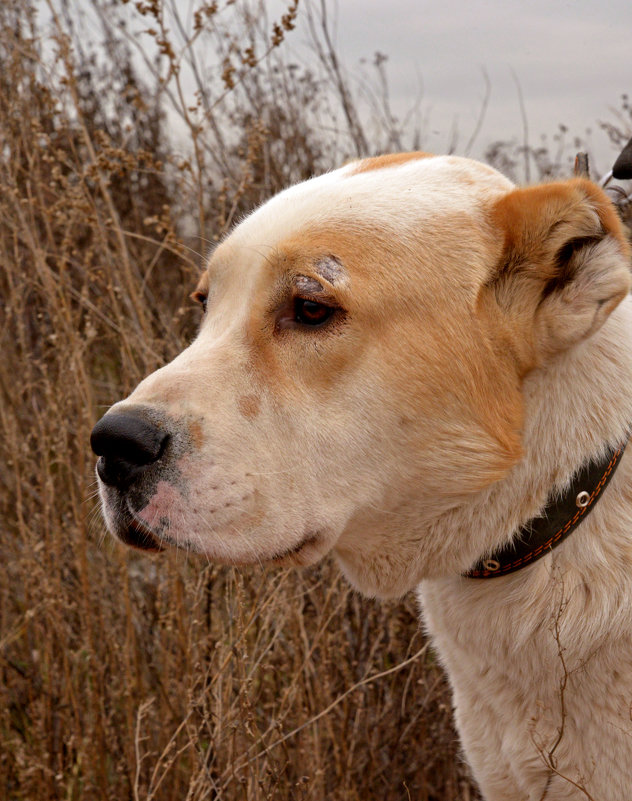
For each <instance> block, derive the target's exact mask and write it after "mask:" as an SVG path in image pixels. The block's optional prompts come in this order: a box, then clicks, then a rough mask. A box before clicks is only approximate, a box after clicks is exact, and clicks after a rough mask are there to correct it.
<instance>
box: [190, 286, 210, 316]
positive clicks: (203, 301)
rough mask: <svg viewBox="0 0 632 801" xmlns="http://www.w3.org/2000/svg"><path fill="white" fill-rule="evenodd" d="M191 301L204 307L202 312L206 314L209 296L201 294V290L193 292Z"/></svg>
mask: <svg viewBox="0 0 632 801" xmlns="http://www.w3.org/2000/svg"><path fill="white" fill-rule="evenodd" d="M191 300H194V301H195V302H196V303H199V304H200V306H201V307H202V312H203V313H204V314H206V306H207V303H208V295H205V294H204V292H200V291H199V290H198V291H196V292H193V293H192V294H191Z"/></svg>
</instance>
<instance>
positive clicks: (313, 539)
mask: <svg viewBox="0 0 632 801" xmlns="http://www.w3.org/2000/svg"><path fill="white" fill-rule="evenodd" d="M320 539H321V538H320V535H319V534H308V535H307V536H306V537H304V538H303V539H302V540H301V541H300V542H299V543H298V544H297V545H294V546H293V547H292V548H288V549H287V550H284V551H280V552H279V553H276V554H275V555H274V556H272V557H270V559H269V561H270V562H273V563H274V564H283V563H286V562H287V563H288V564H289V563H292V562H293V561H294V560H295V558H296V557H299V556H300V555H301V554H302V553H303V552H304V551H306V550H307V549H308V548H309V547H310V546H315V545H317V544H318V542H319V541H320Z"/></svg>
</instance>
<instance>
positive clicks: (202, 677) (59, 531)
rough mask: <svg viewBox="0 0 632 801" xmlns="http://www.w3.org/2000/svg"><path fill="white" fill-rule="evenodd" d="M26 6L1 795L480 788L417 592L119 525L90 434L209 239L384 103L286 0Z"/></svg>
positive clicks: (387, 792)
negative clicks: (349, 79) (137, 538)
mask: <svg viewBox="0 0 632 801" xmlns="http://www.w3.org/2000/svg"><path fill="white" fill-rule="evenodd" d="M88 6H89V7H90V8H91V9H92V11H91V12H90V15H89V18H82V16H81V15H80V14H79V13H78V11H77V8H83V9H84V11H85V10H86V7H88ZM37 7H38V8H39V9H40V12H39V16H38V15H37V14H36V12H35V9H34V7H33V4H32V3H30V2H29V1H28V0H6V2H4V3H2V4H1V5H0V59H1V63H2V70H0V148H1V154H0V157H1V160H0V297H1V299H2V303H1V306H0V347H1V352H2V362H1V364H0V393H1V398H0V493H1V494H0V520H1V523H0V560H1V562H2V565H3V569H2V573H1V574H0V596H1V597H0V796H1V797H2V798H7V799H12V800H13V799H15V801H18V799H32V800H33V801H35V800H37V801H45V800H46V799H62V798H63V799H69V800H74V799H116V801H120V799H134V801H149V799H165V800H167V799H169V800H171V799H173V801H181V800H182V799H191V801H194V800H195V801H197V800H198V799H199V800H201V799H221V800H222V801H228V800H229V799H253V800H257V799H272V798H274V799H305V800H307V799H328V801H329V799H341V801H342V799H344V800H345V801H347V800H349V801H351V800H352V799H358V800H359V799H362V801H370V799H376V801H377V799H379V801H386V800H387V799H407V798H411V799H441V801H452V800H455V799H463V800H465V799H473V798H475V797H476V794H475V791H474V789H473V788H472V787H471V786H470V784H469V781H468V779H467V773H466V770H465V768H464V767H463V766H462V764H461V762H460V760H459V757H458V746H457V744H456V738H455V735H454V733H453V730H452V728H451V722H450V700H449V693H448V690H447V687H446V684H445V681H444V679H443V676H442V673H441V671H440V668H439V667H438V665H437V664H436V663H435V661H434V659H433V656H432V653H431V652H430V651H429V650H428V649H427V648H426V647H425V646H424V638H423V635H422V633H421V631H420V629H419V623H418V620H417V612H416V608H415V603H414V600H413V599H411V598H408V599H406V600H405V601H404V602H401V603H389V604H379V603H377V602H371V601H368V600H365V599H361V598H359V597H358V596H357V595H355V594H354V593H352V592H351V591H350V590H349V589H348V588H347V587H346V586H345V585H344V584H343V582H342V581H341V580H340V578H339V577H338V574H337V571H336V569H335V567H333V566H332V565H331V564H329V563H325V564H323V565H321V566H319V567H318V568H316V569H313V570H310V571H306V572H305V573H298V572H287V571H263V570H255V569H253V570H250V571H239V572H237V571H233V570H228V569H224V568H217V567H214V566H211V565H208V564H206V563H205V562H204V561H203V560H201V559H198V558H186V557H185V556H184V555H183V554H181V553H169V554H164V555H161V556H159V557H156V558H148V557H147V556H144V555H137V554H135V553H132V552H130V551H129V550H126V549H124V548H123V547H119V546H117V545H115V544H114V543H113V542H111V540H110V539H108V538H106V537H105V535H104V533H103V523H102V521H101V519H100V515H99V512H98V508H97V506H98V505H97V499H96V498H95V483H94V475H93V457H92V455H91V453H90V452H89V447H88V440H89V433H90V430H91V427H92V425H93V424H94V422H95V420H96V419H97V418H98V417H99V416H100V414H101V413H102V412H103V410H104V409H105V408H106V407H107V406H108V405H109V404H110V403H112V402H113V401H114V400H116V399H118V398H120V397H122V396H123V395H125V394H126V393H128V392H129V391H130V390H131V389H132V388H133V386H134V385H135V384H136V383H137V382H138V380H139V379H140V378H141V377H142V376H144V375H146V374H147V373H148V372H150V371H152V370H153V369H155V368H156V367H157V366H159V365H160V364H162V363H164V362H165V360H167V359H169V358H171V357H173V356H174V355H175V354H176V353H177V352H178V351H179V350H180V349H181V347H182V346H183V344H184V343H185V342H186V341H187V339H188V338H190V336H191V335H192V333H193V332H194V330H195V326H196V322H197V320H196V310H195V309H194V308H193V304H191V303H190V302H189V301H188V293H189V292H190V291H191V290H192V288H193V287H194V285H195V279H196V276H197V273H198V270H199V267H200V265H201V262H202V254H203V252H204V251H205V249H206V243H207V241H208V240H210V241H213V240H216V239H217V238H218V237H220V236H221V235H222V233H223V232H224V231H225V230H226V229H227V228H228V227H229V226H230V225H231V224H232V223H233V222H234V221H235V220H236V219H237V218H238V217H239V215H240V214H242V213H243V212H244V211H246V210H248V209H250V208H252V207H253V205H255V204H256V203H258V202H260V201H261V200H263V199H265V198H266V197H268V196H269V195H270V194H272V193H274V192H275V191H277V190H278V189H279V188H280V187H281V186H284V185H286V184H287V183H288V182H290V181H294V180H297V179H301V178H304V177H307V176H309V175H310V174H312V173H313V172H315V171H318V170H321V169H324V168H327V167H330V166H333V165H334V164H336V163H337V162H339V161H340V160H342V159H343V158H344V157H346V156H349V155H355V154H356V153H358V152H360V151H362V150H363V149H366V148H368V147H369V145H368V144H367V142H372V144H373V145H374V146H375V147H374V148H371V149H374V150H375V151H377V150H379V149H381V148H382V147H388V145H389V143H391V142H395V141H398V142H399V139H400V138H401V131H399V130H396V126H395V123H394V122H393V120H392V118H390V117H389V123H388V125H382V127H381V128H380V129H379V130H380V131H381V135H382V138H381V139H379V140H378V139H377V138H373V139H371V137H370V136H369V134H368V133H367V132H366V131H365V130H363V129H362V128H361V123H360V118H359V116H358V113H357V112H354V111H353V110H352V97H351V94H350V92H349V90H348V88H346V85H345V84H344V76H343V75H342V73H341V72H340V68H339V65H338V63H337V61H336V60H335V59H333V57H332V51H331V49H330V48H329V47H328V39H327V37H326V35H325V33H326V30H327V29H326V20H325V21H323V19H322V17H320V16H319V15H318V14H316V12H312V14H313V18H312V30H313V32H314V35H317V34H318V31H319V30H320V35H321V39H320V40H319V41H320V42H321V51H320V53H319V58H320V62H319V63H320V64H321V66H322V72H321V73H320V74H318V73H315V72H312V71H310V70H308V69H305V68H303V67H300V66H293V65H291V64H287V63H286V62H285V61H284V60H283V58H282V55H281V54H282V51H283V42H284V39H285V37H286V36H287V35H288V33H289V32H290V31H291V30H292V28H293V27H294V24H295V18H296V14H297V9H296V4H294V3H293V4H291V5H288V7H287V10H286V13H285V14H284V15H283V17H282V18H280V19H279V20H276V21H268V20H266V19H265V15H264V14H263V12H262V9H261V8H259V7H257V6H255V7H250V6H249V5H248V3H246V2H232V3H230V2H229V3H223V4H221V8H220V7H219V5H218V4H217V3H214V2H209V0H204V2H199V3H197V4H196V6H195V9H196V10H195V13H194V14H192V15H191V17H190V18H187V19H182V18H180V17H179V16H178V12H177V8H178V4H177V3H176V2H175V0H163V2H159V1H158V0H145V2H141V1H140V0H139V1H138V2H134V3H126V0H98V1H97V2H94V3H91V4H82V5H81V6H78V7H73V6H72V5H71V4H69V3H68V2H63V1H62V0H60V1H59V2H54V0H50V2H49V3H47V4H38V5H37ZM95 25H97V26H99V33H98V36H97V38H98V39H99V40H100V41H101V42H103V43H105V46H99V47H95V46H94V45H93V44H91V41H92V39H91V38H90V36H87V32H90V31H94V27H95ZM319 25H320V28H319ZM141 30H142V31H145V33H140V31H141ZM198 42H199V43H201V44H202V45H203V47H198V48H196V46H195V45H196V43H198ZM139 43H142V44H139ZM203 52H209V53H213V54H214V55H215V57H216V62H215V63H213V64H210V65H204V64H202V63H201V61H200V53H203ZM377 66H378V68H379V69H381V68H382V61H380V62H379V63H378V64H377ZM141 74H142V75H143V76H144V78H143V79H141V78H140V77H139V76H140V75H141ZM328 83H329V84H331V85H333V86H334V87H336V91H335V92H333V93H332V92H329V91H328V90H327V88H326V85H327V84H328ZM178 126H180V128H181V137H180V140H179V141H178V139H177V137H174V136H171V137H170V136H168V135H167V134H168V132H169V131H170V130H171V129H174V128H175V129H176V130H178ZM183 140H185V141H186V142H187V144H186V145H182V141H183ZM184 243H188V245H185V244H184Z"/></svg>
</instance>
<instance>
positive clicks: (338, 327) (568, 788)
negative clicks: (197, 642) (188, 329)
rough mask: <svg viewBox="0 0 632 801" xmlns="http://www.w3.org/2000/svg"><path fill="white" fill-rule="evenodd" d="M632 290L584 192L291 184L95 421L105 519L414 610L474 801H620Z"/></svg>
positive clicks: (349, 169) (339, 173)
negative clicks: (149, 370)
mask: <svg viewBox="0 0 632 801" xmlns="http://www.w3.org/2000/svg"><path fill="white" fill-rule="evenodd" d="M630 283H631V281H630V252H629V248H628V244H627V242H626V239H625V237H624V235H623V233H622V229H621V225H620V223H619V221H618V218H617V215H616V213H615V211H614V209H613V207H612V205H611V203H610V201H609V200H608V198H607V197H606V195H605V194H604V193H603V192H602V191H601V190H600V189H599V188H598V187H597V186H596V185H594V184H593V183H591V182H590V181H588V180H585V179H580V178H574V179H570V180H567V181H560V182H552V183H547V184H542V185H534V186H528V187H522V188H520V187H516V186H515V185H514V184H512V183H511V182H510V181H509V180H508V179H507V178H505V177H504V176H502V175H501V174H500V173H498V172H497V171H495V170H494V169H492V168H490V167H489V166H486V165H484V164H482V163H478V162H476V161H472V160H469V159H463V158H457V157H452V156H430V155H427V154H423V153H404V154H397V155H388V156H382V157H375V158H369V159H365V160H360V161H355V162H351V163H349V164H346V165H345V166H343V167H342V168H340V169H338V170H336V171H333V172H330V173H327V174H325V175H322V176H319V177H315V178H312V179H310V180H308V181H305V182H303V183H300V184H297V185H295V186H292V187H290V188H289V189H286V190H285V191H282V192H281V193H280V194H278V195H277V196H275V197H274V198H272V199H271V200H269V201H268V202H267V203H265V204H264V205H262V206H261V207H260V208H259V209H257V210H256V211H255V212H254V213H253V214H251V215H250V216H248V217H247V218H246V219H244V220H243V221H242V222H241V223H240V224H239V225H237V226H236V228H235V229H234V230H233V231H232V233H231V234H230V235H229V236H228V237H227V238H226V239H225V240H224V241H222V242H221V243H220V244H219V245H218V247H217V248H216V249H215V251H214V252H213V253H212V255H211V256H210V258H209V260H208V266H207V269H206V270H205V272H204V275H203V277H202V278H201V280H200V282H199V285H198V287H197V289H196V291H195V293H194V296H195V298H196V299H197V300H198V301H200V302H201V303H202V305H203V306H204V309H205V313H204V318H203V321H202V323H201V327H200V330H199V333H198V335H197V338H196V339H195V340H194V341H193V343H192V344H191V345H190V346H189V347H188V348H186V350H184V351H183V352H182V353H181V354H180V355H179V356H178V357H177V358H176V359H175V360H174V361H172V362H171V363H170V364H168V365H166V366H165V367H162V368H161V369H159V370H157V371H156V372H154V373H153V374H151V375H150V376H149V377H147V378H145V379H144V380H143V381H142V382H141V383H140V385H139V386H138V387H137V388H136V390H135V391H134V392H133V393H132V394H131V395H130V396H129V397H128V398H127V399H126V400H124V401H122V402H120V403H117V404H115V405H114V406H113V407H112V408H111V409H110V410H109V411H108V412H107V413H106V414H105V416H104V417H103V418H102V419H101V420H100V421H99V422H98V423H97V425H96V427H95V429H94V431H93V434H92V445H93V448H94V450H95V452H96V454H97V455H99V457H100V458H99V460H98V463H97V473H98V477H99V485H100V494H101V499H102V506H103V512H104V516H105V520H106V522H107V525H108V527H109V529H110V530H111V532H113V533H114V534H115V535H116V536H117V537H118V538H119V539H120V540H122V541H123V542H125V543H127V544H129V545H132V546H135V547H137V548H141V549H147V550H160V549H163V548H167V547H169V546H175V547H178V548H185V549H187V550H189V551H197V552H200V553H203V554H205V555H206V556H207V557H208V558H209V559H211V560H213V561H216V562H220V563H227V564H233V565H241V564H249V563H274V564H279V565H296V566H302V565H310V564H313V563H315V562H316V561H317V560H320V559H321V558H322V557H324V556H325V554H327V553H329V552H333V554H334V555H335V557H336V559H337V561H338V563H339V564H340V567H341V569H342V571H343V573H344V575H345V576H346V577H347V579H348V580H349V581H350V582H351V584H352V585H353V587H355V588H356V589H357V590H359V591H360V592H361V593H364V594H365V595H369V596H374V597H381V598H389V597H398V596H402V595H403V594H405V593H407V592H408V591H410V590H416V592H417V594H418V597H419V600H420V604H421V607H422V616H423V619H424V621H425V625H426V627H427V630H428V632H429V634H430V636H431V637H432V641H433V643H434V647H435V648H436V650H437V652H438V653H439V655H440V658H441V660H442V663H443V665H444V666H445V669H446V671H447V674H448V677H449V680H450V684H451V687H452V690H453V696H454V708H455V717H456V723H457V727H458V730H459V733H460V737H461V741H462V745H463V749H464V753H465V756H466V758H467V760H468V762H469V764H470V766H471V768H472V770H473V773H474V776H475V778H476V780H477V781H478V784H479V785H480V788H481V792H482V794H483V796H484V798H485V799H487V801H527V800H528V801H539V800H540V799H547V801H559V800H561V799H565V800H567V799H587V798H589V799H594V800H595V801H624V799H629V798H632V484H631V483H630V472H631V471H632V461H631V459H632V457H631V456H630V451H632V448H631V449H629V450H628V451H626V450H625V444H626V442H627V437H628V432H629V427H630V424H631V422H632V302H631V300H630V298H629V296H628V293H629V290H630ZM547 527H548V529H547ZM543 528H544V531H541V529H543Z"/></svg>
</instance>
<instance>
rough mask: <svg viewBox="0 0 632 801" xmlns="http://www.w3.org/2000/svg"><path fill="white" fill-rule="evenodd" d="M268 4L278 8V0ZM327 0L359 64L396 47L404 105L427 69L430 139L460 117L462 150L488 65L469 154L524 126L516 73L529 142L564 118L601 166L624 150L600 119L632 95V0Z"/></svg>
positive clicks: (398, 104) (351, 67)
mask: <svg viewBox="0 0 632 801" xmlns="http://www.w3.org/2000/svg"><path fill="white" fill-rule="evenodd" d="M269 6H270V12H271V15H274V11H275V9H276V8H278V7H279V0H271V2H270V4H269ZM329 6H330V8H331V12H330V13H331V15H332V19H335V23H336V24H335V28H336V40H337V47H338V51H339V54H340V56H341V59H342V60H343V62H344V64H345V66H346V68H347V70H348V72H349V73H350V74H351V75H359V74H360V71H361V67H360V59H361V58H362V57H366V58H368V59H369V60H370V59H371V58H372V56H373V53H374V52H375V51H376V50H379V51H380V52H382V53H385V54H386V55H387V56H388V57H389V61H388V73H389V79H390V82H391V88H392V97H393V105H394V107H395V110H396V112H397V113H398V114H401V115H403V114H404V112H405V110H406V109H408V108H409V107H410V105H411V103H412V102H413V99H414V97H415V95H416V94H417V92H418V90H419V85H420V80H419V79H420V78H421V82H422V86H423V102H422V111H423V114H424V117H426V118H427V120H428V125H427V128H426V133H427V136H426V140H425V142H424V146H425V147H426V148H427V149H429V150H434V151H436V152H440V151H442V150H445V149H446V148H447V147H448V146H449V142H450V132H451V130H452V128H453V126H454V125H456V126H457V128H458V131H459V134H460V137H459V141H458V144H457V152H462V151H463V148H465V145H466V143H467V140H468V139H469V138H470V135H471V133H472V132H473V130H474V127H475V124H476V120H477V118H478V115H479V113H480V109H481V103H482V100H483V97H484V94H485V82H484V78H483V76H482V70H483V68H484V69H485V70H486V71H487V74H488V75H489V79H490V82H491V98H490V102H489V107H488V112H487V115H486V118H485V122H484V125H483V128H482V130H481V133H480V135H479V136H478V138H477V141H476V144H475V145H474V147H473V149H472V155H475V156H476V155H480V154H481V153H482V151H483V150H484V147H485V145H486V144H487V143H488V142H489V141H491V140H494V139H501V138H511V137H516V138H521V137H522V117H521V112H520V102H519V95H518V90H517V87H516V82H515V79H514V74H515V76H516V78H517V80H518V82H519V84H520V87H521V90H522V93H523V97H524V104H525V108H526V112H527V119H528V126H529V134H530V140H531V143H532V144H537V143H539V141H540V135H541V134H543V133H547V134H549V135H552V134H554V133H555V132H556V131H557V126H558V124H559V123H563V124H565V125H566V126H568V128H569V130H570V137H569V138H570V139H572V136H573V135H580V136H585V133H586V129H588V128H589V129H591V130H592V134H591V137H590V142H591V145H592V150H593V153H594V155H595V157H596V163H595V166H596V167H598V168H599V169H600V170H601V171H602V172H604V171H605V170H606V169H608V168H609V167H610V166H611V163H610V162H611V161H612V159H613V158H614V156H615V155H616V153H615V151H614V150H612V149H611V148H610V146H609V145H608V143H607V139H606V137H605V135H604V134H603V133H602V132H601V131H600V130H599V126H598V124H597V123H598V121H600V120H605V121H611V122H616V119H617V118H616V113H617V110H618V109H620V107H621V104H620V97H621V95H622V93H624V92H628V93H629V94H631V95H632V0H502V2H501V1H500V0H469V2H468V0H432V2H430V0H421V1H420V0H417V1H416V2H415V0H386V1H385V0H338V2H337V3H334V2H333V0H330V2H329ZM305 39H306V35H305V33H304V31H302V30H301V29H299V30H298V31H297V32H296V35H293V36H292V37H291V38H290V42H291V46H292V47H293V48H295V49H296V52H297V54H298V53H300V50H301V47H300V42H301V41H305ZM629 124H630V123H629V122H628V126H629ZM629 133H630V134H631V135H632V130H630V131H629Z"/></svg>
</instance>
